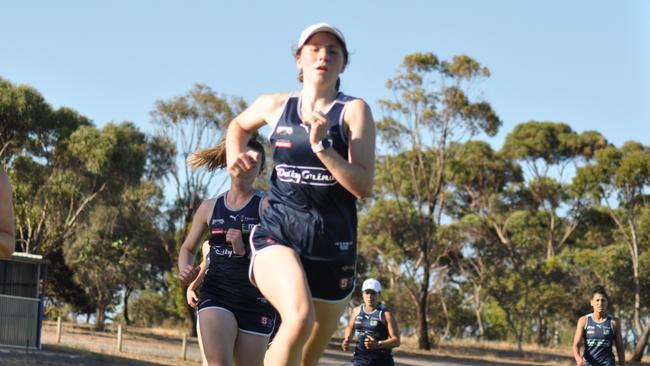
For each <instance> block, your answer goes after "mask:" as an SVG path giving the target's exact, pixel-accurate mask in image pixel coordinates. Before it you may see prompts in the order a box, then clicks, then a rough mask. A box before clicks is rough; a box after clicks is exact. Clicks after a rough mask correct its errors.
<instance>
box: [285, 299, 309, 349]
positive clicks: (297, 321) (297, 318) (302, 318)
mask: <svg viewBox="0 0 650 366" xmlns="http://www.w3.org/2000/svg"><path fill="white" fill-rule="evenodd" d="M282 326H283V327H286V330H287V332H289V334H291V335H292V338H296V339H300V340H302V341H306V340H307V338H309V335H310V334H311V330H312V328H313V327H314V308H313V306H304V307H301V308H300V309H297V310H296V311H294V312H291V314H286V315H285V316H283V317H282Z"/></svg>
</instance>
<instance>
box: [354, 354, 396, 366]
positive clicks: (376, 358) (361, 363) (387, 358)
mask: <svg viewBox="0 0 650 366" xmlns="http://www.w3.org/2000/svg"><path fill="white" fill-rule="evenodd" d="M394 365H395V361H393V355H392V354H391V353H389V352H381V353H378V354H374V355H372V356H370V355H365V354H359V353H356V352H355V353H354V357H352V366H394Z"/></svg>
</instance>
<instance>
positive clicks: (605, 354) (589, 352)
mask: <svg viewBox="0 0 650 366" xmlns="http://www.w3.org/2000/svg"><path fill="white" fill-rule="evenodd" d="M583 335H584V337H583V338H584V340H585V352H584V353H583V356H582V357H583V358H584V360H585V362H586V363H587V366H614V365H615V364H616V363H615V361H614V353H612V345H613V344H614V335H615V334H614V328H613V327H612V316H611V315H609V314H607V316H606V317H605V320H603V321H602V322H600V323H598V322H596V321H595V320H594V318H593V314H588V315H587V321H586V322H585V328H584V334H583Z"/></svg>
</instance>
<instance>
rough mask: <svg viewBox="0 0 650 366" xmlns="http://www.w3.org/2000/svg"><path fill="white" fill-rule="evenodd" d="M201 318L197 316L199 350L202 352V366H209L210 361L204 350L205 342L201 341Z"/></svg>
mask: <svg viewBox="0 0 650 366" xmlns="http://www.w3.org/2000/svg"><path fill="white" fill-rule="evenodd" d="M198 318H199V316H198V314H197V315H196V335H197V336H198V338H199V349H200V350H201V360H202V362H201V365H202V366H208V359H207V358H205V351H204V350H203V340H201V323H200V322H199V319H198Z"/></svg>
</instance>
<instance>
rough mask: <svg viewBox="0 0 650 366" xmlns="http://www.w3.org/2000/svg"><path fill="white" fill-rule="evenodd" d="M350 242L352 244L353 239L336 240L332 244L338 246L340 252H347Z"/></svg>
mask: <svg viewBox="0 0 650 366" xmlns="http://www.w3.org/2000/svg"><path fill="white" fill-rule="evenodd" d="M352 244H354V242H353V241H337V242H336V243H334V245H336V246H337V247H339V250H340V251H342V252H347V251H348V250H350V247H351V246H352Z"/></svg>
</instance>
